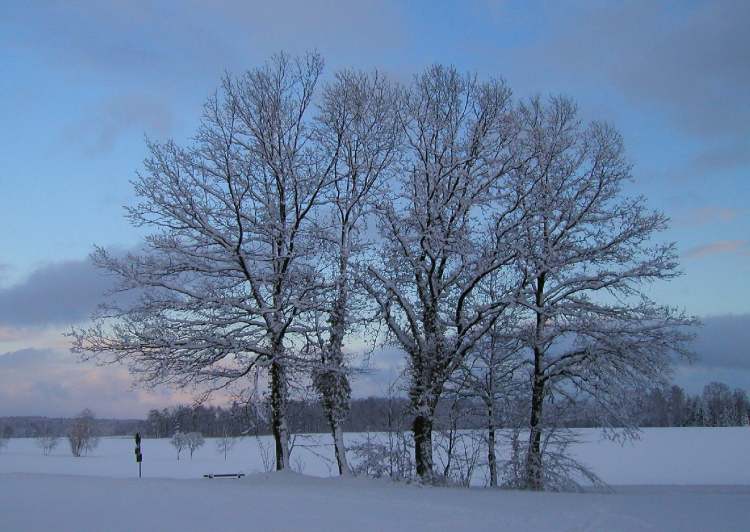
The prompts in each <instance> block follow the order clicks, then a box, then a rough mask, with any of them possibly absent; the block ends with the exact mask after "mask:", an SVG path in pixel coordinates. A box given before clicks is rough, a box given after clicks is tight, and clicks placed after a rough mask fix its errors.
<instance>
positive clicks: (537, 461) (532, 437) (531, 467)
mask: <svg viewBox="0 0 750 532" xmlns="http://www.w3.org/2000/svg"><path fill="white" fill-rule="evenodd" d="M543 404H544V382H543V381H542V380H541V379H539V378H538V377H537V378H535V379H534V385H533V389H532V393H531V420H530V422H529V450H528V453H527V455H526V487H527V488H529V489H532V490H541V489H544V481H543V474H542V428H541V426H540V425H541V420H542V405H543Z"/></svg>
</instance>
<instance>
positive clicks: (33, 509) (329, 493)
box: [0, 427, 750, 532]
mask: <svg viewBox="0 0 750 532" xmlns="http://www.w3.org/2000/svg"><path fill="white" fill-rule="evenodd" d="M582 437H583V439H584V440H585V443H582V444H580V445H579V446H578V447H577V448H576V449H575V452H576V453H577V455H578V456H579V458H580V459H581V460H583V461H584V462H586V464H587V465H588V466H589V467H591V468H592V469H593V470H594V471H595V472H596V473H597V474H599V475H600V476H601V477H602V478H603V479H604V480H605V481H606V482H608V483H609V484H611V485H612V486H613V487H614V493H612V494H600V493H586V494H558V493H541V494H540V493H528V492H517V491H508V490H488V489H482V488H472V489H459V488H425V487H419V486H409V485H397V484H391V483H388V482H385V481H375V480H366V479H347V480H342V479H338V478H316V477H327V476H328V475H329V474H330V472H331V465H330V464H329V463H327V461H326V460H325V457H327V456H330V455H331V449H330V448H329V447H328V446H327V445H326V444H327V439H326V438H325V436H316V437H311V438H308V439H307V440H306V441H305V442H304V444H305V445H306V447H304V448H303V447H298V448H297V449H296V450H295V451H294V453H293V455H296V456H297V458H296V459H295V458H293V460H292V461H293V463H294V464H295V467H296V468H297V469H298V470H301V471H302V472H303V473H304V476H303V475H299V474H294V473H286V474H277V473H270V474H268V473H264V466H263V460H262V459H261V453H260V452H259V449H258V442H257V441H256V439H254V438H247V439H244V440H242V441H241V442H240V443H238V444H237V445H236V446H235V447H234V449H233V450H232V451H231V454H230V455H229V459H228V460H227V461H224V457H223V455H220V454H219V453H218V452H217V450H216V444H215V442H214V441H213V440H210V439H209V440H206V445H205V446H204V447H203V448H201V449H199V450H197V451H196V453H195V455H194V457H193V459H192V460H191V459H190V458H189V455H188V454H187V453H185V452H184V451H183V455H182V457H181V460H180V461H179V462H178V461H177V460H176V455H175V451H174V449H173V448H172V447H171V446H170V445H169V442H168V440H144V441H143V442H142V449H143V455H144V462H143V473H144V478H143V479H141V480H139V479H138V478H137V466H136V464H135V461H134V454H133V441H132V439H129V438H105V439H103V440H102V441H101V443H100V445H99V447H98V448H97V449H96V450H95V451H94V453H92V455H90V456H86V457H83V458H73V457H72V456H70V453H69V451H68V449H67V447H66V446H64V445H63V444H64V443H66V442H61V445H60V447H59V448H58V449H56V450H55V451H53V453H52V455H51V456H43V455H42V451H41V450H40V449H38V448H37V447H36V446H35V442H34V441H33V440H26V439H13V440H11V441H10V442H9V445H8V447H7V448H6V449H4V450H2V451H0V530H2V531H3V532H6V531H8V532H11V531H24V530H52V529H54V530H71V531H73V530H76V531H85V530H97V531H107V530H123V531H126V530H128V531H129V530H139V531H145V530H162V531H163V530H180V531H181V532H182V531H185V532H186V531H191V530H196V531H197V530H202V531H205V530H259V531H272V530H284V531H287V530H290V531H291V530H300V531H308V530H309V531H318V530H320V531H335V530H355V529H356V530H357V532H363V531H367V530H453V531H455V530H498V531H500V530H510V531H515V530H519V531H520V530H534V531H536V532H542V531H546V530H550V531H552V530H555V531H557V530H570V531H573V530H581V531H584V530H587V531H588V530H590V531H610V530H611V531H619V530H654V531H672V530H674V531H690V530H694V531H725V530H726V531H733V530H737V531H739V530H750V510H748V508H750V429H748V428H747V427H739V428H718V429H706V428H684V429H683V428H680V429H646V430H644V432H643V436H642V438H641V440H640V441H638V442H635V443H631V444H626V445H625V446H620V445H619V444H616V443H612V442H609V441H602V440H601V438H600V437H599V432H598V431H594V430H584V431H582ZM264 443H265V446H267V448H268V449H270V440H269V439H265V440H264ZM240 471H241V472H244V473H247V474H248V477H246V478H244V479H242V480H234V479H232V480H217V479H214V480H208V479H204V478H202V475H203V474H205V473H223V472H240ZM480 483H481V482H480Z"/></svg>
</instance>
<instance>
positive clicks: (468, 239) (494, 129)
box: [365, 66, 518, 480]
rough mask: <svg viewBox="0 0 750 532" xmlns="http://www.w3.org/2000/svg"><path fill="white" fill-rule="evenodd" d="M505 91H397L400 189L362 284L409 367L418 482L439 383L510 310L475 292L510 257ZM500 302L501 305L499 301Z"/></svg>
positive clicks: (471, 81)
mask: <svg viewBox="0 0 750 532" xmlns="http://www.w3.org/2000/svg"><path fill="white" fill-rule="evenodd" d="M509 102H510V90H509V89H508V88H507V87H506V86H505V84H504V83H503V82H501V81H494V80H493V81H488V82H484V83H480V82H478V81H477V80H476V79H475V78H474V77H472V76H462V75H460V74H459V73H458V72H457V71H456V70H455V69H453V68H446V67H443V66H433V67H431V68H429V69H427V70H426V71H425V72H424V73H422V74H421V75H418V76H416V77H415V80H414V82H413V83H412V85H411V86H410V87H409V88H407V89H405V90H404V91H403V94H402V97H401V101H400V106H399V116H398V118H399V123H400V127H401V129H402V132H403V135H404V139H405V140H404V151H405V153H404V159H403V160H402V161H401V164H400V167H399V172H400V178H399V181H398V182H397V183H394V184H393V190H392V191H391V194H390V195H389V196H388V197H384V198H383V201H381V203H380V205H379V209H378V214H379V219H380V234H381V243H382V245H381V247H380V249H379V250H378V256H377V257H374V258H373V262H372V265H371V266H370V267H369V269H368V271H367V276H366V277H367V278H366V279H365V283H366V287H367V290H368V292H369V293H370V294H371V296H372V297H373V298H374V300H375V301H376V303H377V307H378V308H379V311H380V315H381V317H382V318H383V320H384V321H385V323H386V324H387V327H388V330H389V332H390V334H391V337H392V338H393V340H394V341H395V343H396V344H397V345H398V346H399V347H400V348H402V349H403V350H404V351H405V352H406V353H407V356H408V362H409V364H408V373H409V381H410V382H409V397H410V399H411V404H412V409H413V413H414V421H413V425H412V430H413V434H414V445H415V452H414V454H415V463H416V469H417V474H418V475H419V476H420V477H421V478H422V479H423V480H430V479H431V478H432V475H433V459H432V427H433V421H434V414H435V408H436V407H437V404H438V400H439V398H440V396H441V394H442V393H443V388H444V385H445V383H446V380H447V379H448V378H449V377H450V376H451V374H452V373H453V372H454V371H455V370H456V369H457V368H458V367H459V366H460V364H461V363H462V362H463V360H464V357H465V356H466V354H467V353H468V352H469V351H470V350H471V349H472V348H473V347H474V345H475V344H476V342H477V341H478V339H479V338H480V337H481V336H482V335H483V334H485V333H486V332H487V331H488V330H489V329H490V328H491V327H492V324H493V323H494V322H495V321H496V320H497V318H498V316H499V315H500V314H501V313H502V311H503V310H504V309H505V308H507V306H508V305H509V304H510V300H511V299H512V298H509V297H499V298H498V299H497V300H494V301H488V300H486V299H484V298H481V297H479V295H478V292H479V290H478V287H479V286H480V285H481V283H482V281H483V280H484V279H486V278H487V277H488V276H490V275H492V274H495V273H497V272H499V271H500V270H502V269H503V268H505V267H506V266H507V265H508V264H509V263H510V262H511V260H512V259H513V257H514V255H515V253H516V250H515V247H514V246H513V245H512V243H513V241H514V239H513V238H511V237H510V236H509V235H510V234H511V232H512V231H513V230H514V228H515V227H516V225H517V223H516V220H515V217H514V215H515V213H516V209H515V207H516V206H517V204H518V197H517V196H518V194H517V191H516V190H515V189H509V188H506V187H505V182H504V177H505V176H506V174H507V172H508V170H509V169H510V168H511V166H512V164H513V162H514V157H513V153H512V150H511V149H510V148H511V141H512V139H513V136H514V133H515V124H514V121H513V118H512V114H511V113H510V105H509ZM506 295H507V294H506V292H505V291H504V292H503V296H506Z"/></svg>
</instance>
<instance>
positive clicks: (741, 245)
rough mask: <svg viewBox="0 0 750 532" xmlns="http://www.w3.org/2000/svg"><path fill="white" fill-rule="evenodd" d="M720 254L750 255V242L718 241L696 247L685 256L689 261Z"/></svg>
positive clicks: (686, 252)
mask: <svg viewBox="0 0 750 532" xmlns="http://www.w3.org/2000/svg"><path fill="white" fill-rule="evenodd" d="M720 253H738V254H741V255H748V254H750V241H748V240H717V241H715V242H711V243H709V244H703V245H700V246H695V247H692V248H690V249H688V250H687V251H685V253H684V254H683V255H684V256H685V257H686V258H688V259H699V258H703V257H709V256H711V255H717V254H720Z"/></svg>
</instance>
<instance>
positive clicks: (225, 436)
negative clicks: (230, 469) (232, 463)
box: [216, 428, 237, 462]
mask: <svg viewBox="0 0 750 532" xmlns="http://www.w3.org/2000/svg"><path fill="white" fill-rule="evenodd" d="M236 444H237V438H235V437H234V436H232V435H231V434H229V431H228V430H226V428H225V429H224V431H223V432H222V433H221V436H219V438H218V439H217V440H216V450H217V451H218V452H219V453H220V454H223V455H224V461H225V462H226V460H227V457H228V456H229V453H230V452H231V450H232V449H233V448H234V446H235V445H236Z"/></svg>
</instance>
